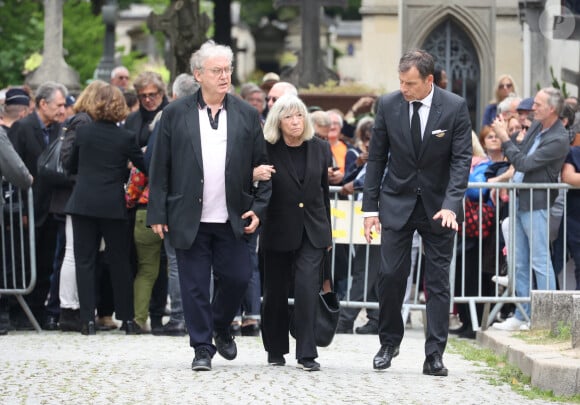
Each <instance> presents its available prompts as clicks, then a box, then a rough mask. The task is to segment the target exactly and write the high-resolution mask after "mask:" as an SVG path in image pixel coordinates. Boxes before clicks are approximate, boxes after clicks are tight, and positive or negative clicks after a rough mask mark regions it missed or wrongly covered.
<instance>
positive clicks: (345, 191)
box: [339, 181, 354, 195]
mask: <svg viewBox="0 0 580 405" xmlns="http://www.w3.org/2000/svg"><path fill="white" fill-rule="evenodd" d="M339 193H340V195H351V194H353V193H354V181H349V182H348V183H346V184H345V185H343V186H342V189H341V190H340V191H339Z"/></svg>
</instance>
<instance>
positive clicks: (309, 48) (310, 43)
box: [274, 0, 348, 87]
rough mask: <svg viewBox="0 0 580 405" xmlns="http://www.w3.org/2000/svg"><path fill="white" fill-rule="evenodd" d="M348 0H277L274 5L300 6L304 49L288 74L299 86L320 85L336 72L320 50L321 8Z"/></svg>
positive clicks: (343, 4) (343, 5) (345, 2)
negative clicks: (325, 60) (328, 64)
mask: <svg viewBox="0 0 580 405" xmlns="http://www.w3.org/2000/svg"><path fill="white" fill-rule="evenodd" d="M347 3H348V2H347V0H275V1H274V7H275V8H278V7H281V6H298V7H300V15H301V25H302V38H301V41H302V50H301V52H300V54H299V57H298V65H297V66H296V68H294V69H292V71H291V72H290V73H289V75H288V80H289V81H292V82H293V83H295V84H296V83H297V84H298V87H308V85H309V84H314V85H319V84H322V83H324V82H325V81H326V80H328V79H330V78H336V74H335V73H334V72H332V71H330V69H328V68H326V66H325V65H324V61H323V55H322V53H321V52H320V9H321V7H323V6H339V7H346V6H347Z"/></svg>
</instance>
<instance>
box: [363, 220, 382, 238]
mask: <svg viewBox="0 0 580 405" xmlns="http://www.w3.org/2000/svg"><path fill="white" fill-rule="evenodd" d="M364 226H365V239H366V240H367V243H371V241H372V240H373V236H372V232H373V228H374V230H375V232H376V233H381V222H380V221H379V217H366V218H365V220H364Z"/></svg>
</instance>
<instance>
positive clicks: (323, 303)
mask: <svg viewBox="0 0 580 405" xmlns="http://www.w3.org/2000/svg"><path fill="white" fill-rule="evenodd" d="M339 316H340V301H339V300H338V295H337V294H336V292H334V291H328V292H323V291H320V293H319V294H318V306H317V309H316V323H315V325H314V336H315V338H316V346H319V347H326V346H328V345H330V344H331V343H332V339H333V338H334V335H335V334H336V328H337V326H338V317H339Z"/></svg>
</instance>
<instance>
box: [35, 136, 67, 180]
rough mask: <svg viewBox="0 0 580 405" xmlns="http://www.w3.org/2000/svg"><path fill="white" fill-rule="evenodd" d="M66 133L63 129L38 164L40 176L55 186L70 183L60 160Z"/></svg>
mask: <svg viewBox="0 0 580 405" xmlns="http://www.w3.org/2000/svg"><path fill="white" fill-rule="evenodd" d="M65 132H66V129H64V128H63V130H62V131H61V133H60V134H59V135H58V137H57V138H56V139H55V140H54V141H52V142H51V143H50V144H49V145H48V146H47V147H46V149H44V151H42V153H41V154H40V156H39V157H38V162H37V170H38V176H39V177H40V178H41V179H43V180H45V181H47V182H48V183H50V184H52V185H55V186H58V185H67V184H69V183H70V179H69V177H68V174H67V173H66V171H65V170H64V167H63V166H62V162H61V159H60V150H61V148H62V143H63V141H64V136H65Z"/></svg>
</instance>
